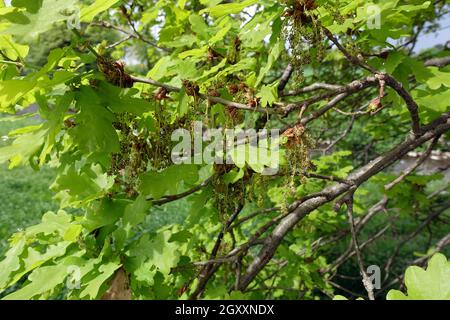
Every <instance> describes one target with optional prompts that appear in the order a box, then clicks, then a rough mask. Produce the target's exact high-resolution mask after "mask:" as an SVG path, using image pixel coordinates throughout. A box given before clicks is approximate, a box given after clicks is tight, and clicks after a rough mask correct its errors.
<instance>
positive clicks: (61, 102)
mask: <svg viewBox="0 0 450 320" xmlns="http://www.w3.org/2000/svg"><path fill="white" fill-rule="evenodd" d="M449 3H450V2H449V1H448V0H441V1H439V0H438V1H421V0H394V1H393V0H371V1H366V0H339V1H325V0H280V1H274V0H259V1H256V0H241V1H221V0H178V1H175V0H137V1H125V0H95V1H90V0H89V1H88V0H79V1H76V0H70V1H67V0H39V1H24V0H12V2H11V4H10V5H9V4H8V5H5V4H3V2H2V1H0V55H1V61H0V112H1V113H4V114H9V115H8V117H7V118H1V119H2V121H10V120H11V121H13V120H14V119H16V117H17V116H16V114H18V113H24V112H26V109H27V108H28V107H29V106H30V105H33V106H35V108H34V109H32V110H36V111H35V112H36V115H37V116H38V117H39V118H40V119H41V120H42V121H41V122H40V123H39V124H38V125H33V126H28V127H24V128H21V129H17V130H14V131H13V132H11V133H10V134H9V136H10V137H11V138H12V140H13V142H12V143H10V144H8V145H6V146H4V147H2V148H1V149H0V163H8V164H9V167H10V169H14V168H16V167H19V166H31V167H32V168H34V169H35V170H40V168H42V167H45V166H50V167H53V168H56V170H57V172H58V175H57V177H56V179H55V181H54V182H53V183H52V185H51V186H50V188H51V190H52V191H53V192H54V194H55V196H54V201H55V202H57V203H58V205H59V210H57V211H55V212H47V213H46V214H45V215H44V216H43V217H42V222H41V223H39V224H37V225H34V226H30V227H28V228H26V229H25V230H20V231H18V232H17V233H15V234H14V235H12V237H11V238H10V243H9V244H10V248H9V251H8V252H7V253H6V256H5V257H4V259H3V260H2V261H1V262H0V294H1V292H3V294H2V296H3V297H4V298H5V299H37V298H66V299H100V298H102V297H103V298H104V299H115V298H121V299H130V298H133V299H188V298H189V299H201V298H204V299H215V298H219V299H230V298H231V299H264V298H275V299H318V298H332V297H333V296H334V295H335V294H337V293H340V294H343V295H345V296H347V297H358V296H360V297H364V296H365V297H366V298H367V297H368V298H370V299H373V298H375V296H377V295H378V294H380V293H382V295H381V297H385V296H386V290H388V289H392V288H394V289H399V285H400V284H401V283H402V282H403V274H404V270H405V268H406V267H407V266H408V265H410V264H418V265H425V264H426V262H427V260H428V258H429V257H431V256H432V255H433V254H434V253H436V252H438V251H444V253H449V254H447V256H450V252H449V251H448V248H446V246H447V245H448V244H449V243H450V233H449V230H450V228H449V227H448V224H449V223H450V220H449V217H450V216H449V214H450V210H449V208H450V194H449V191H450V190H449V174H448V172H449V171H448V170H449V164H448V159H447V160H445V159H446V158H445V156H446V154H447V156H448V151H449V148H450V143H449V137H450V134H449V130H450V90H449V88H450V66H449V64H450V54H449V48H448V43H447V44H445V43H443V44H442V45H438V46H436V47H434V48H430V49H428V50H424V51H421V52H417V50H415V47H416V45H417V43H418V41H420V39H421V35H422V34H426V33H433V32H435V31H436V30H438V29H439V28H440V27H441V26H440V22H441V21H442V17H444V16H445V15H447V16H448V12H449ZM42 43H48V44H47V45H46V48H50V49H51V50H50V49H49V50H47V51H46V50H43V49H39V50H38V49H37V48H35V47H36V46H38V45H39V44H42ZM43 60H44V62H43ZM33 112H34V111H33ZM0 125H2V124H1V122H0ZM180 129H182V130H181V131H180ZM208 129H216V130H217V131H218V132H220V131H221V130H224V129H228V130H231V129H235V130H242V129H244V130H248V129H254V130H255V131H256V130H263V129H266V131H261V132H265V133H266V134H267V133H268V132H275V131H276V130H279V132H280V134H281V137H280V139H279V142H280V144H281V145H280V148H279V150H276V151H279V158H278V160H279V161H275V162H274V160H273V157H272V155H273V154H274V153H275V150H274V149H273V148H272V144H271V145H269V146H268V145H266V146H264V145H263V146H261V145H258V146H255V145H253V144H251V143H250V142H249V141H247V140H245V139H244V141H239V139H237V140H236V141H235V140H234V138H233V140H231V146H229V145H227V147H228V149H227V150H231V155H230V157H231V160H232V161H227V163H223V162H222V163H221V161H215V163H206V162H204V161H203V162H202V161H191V157H190V156H192V158H194V160H198V159H197V158H196V157H198V155H199V154H198V153H196V152H195V151H194V153H193V154H192V153H191V141H190V140H189V141H188V145H187V147H186V148H183V152H187V151H188V152H187V154H188V156H187V158H185V159H184V160H185V161H183V163H181V164H180V163H176V161H174V157H173V150H174V148H175V149H176V148H179V146H180V145H179V140H178V139H173V133H174V132H184V133H189V134H192V135H194V134H195V133H199V134H200V137H202V135H203V133H204V132H206V131H209V130H208ZM270 130H272V131H270ZM209 138H211V137H209ZM193 140H194V141H193V145H192V148H193V149H195V150H198V148H197V147H198V144H197V141H196V140H195V139H193ZM261 140H264V139H261ZM208 141H211V139H209V140H208ZM227 142H229V141H227ZM187 149H188V150H187ZM222 150H223V147H222ZM178 151H180V150H178ZM263 151H264V152H263ZM266 151H267V152H268V153H269V154H268V155H267V156H266V157H259V158H258V161H256V162H255V161H251V157H252V155H255V154H267V152H266ZM208 152H211V150H209V149H208V147H207V144H205V143H204V144H200V156H201V155H205V154H207V153H208ZM446 152H447V153H446ZM220 155H221V154H220V153H219V156H220ZM239 155H243V158H242V157H239ZM412 155H415V156H416V157H415V158H414V157H413V156H412ZM200 158H201V157H200ZM203 158H204V157H203ZM442 159H444V160H442ZM200 160H201V159H200ZM203 160H204V159H203ZM433 161H435V162H436V163H437V164H436V165H434V166H432V168H431V169H424V164H427V163H433ZM399 163H400V165H401V166H400V167H399V166H398V164H399ZM442 163H443V164H442ZM269 169H272V170H269ZM274 169H275V171H274ZM15 170H16V169H15ZM267 172H271V173H272V174H267ZM160 208H166V210H168V211H176V215H177V216H178V217H179V218H180V219H178V220H177V221H166V220H164V222H163V223H160V225H159V227H158V228H157V229H156V230H148V229H146V228H145V227H144V226H145V225H146V222H148V221H149V220H154V219H156V212H157V210H159V209H160ZM446 250H447V251H446ZM414 254H416V255H419V257H418V258H417V259H416V260H414V258H413V256H414ZM369 266H378V267H379V270H381V274H380V275H379V276H380V279H379V280H380V287H377V288H374V287H373V285H372V284H371V283H370V281H369V276H370V275H371V274H370V272H369V271H368V270H369V269H368V267H369ZM448 266H449V265H448V262H447V260H446V258H445V257H444V256H443V255H436V256H435V257H434V258H433V259H432V260H431V262H430V264H429V267H428V269H427V271H424V270H423V269H420V268H419V267H412V268H410V269H408V271H407V272H406V279H405V281H406V286H407V289H408V292H407V293H406V295H405V294H403V293H401V292H399V291H391V292H390V293H389V295H388V299H406V298H411V299H417V298H425V299H430V298H439V299H443V298H447V299H449V298H450V287H449V286H448V285H447V286H446V287H445V288H444V287H442V286H441V287H440V289H436V288H435V287H436V286H439V282H440V281H441V280H440V279H445V278H447V280H448V278H449V277H448V275H449V270H448V269H449V267H448ZM423 283H426V286H427V288H428V287H429V288H428V289H426V290H425V289H423V290H422V287H425V285H422V284H423ZM447 284H448V282H447ZM433 286H434V287H433ZM421 290H422V291H421ZM439 290H441V291H439Z"/></svg>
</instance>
